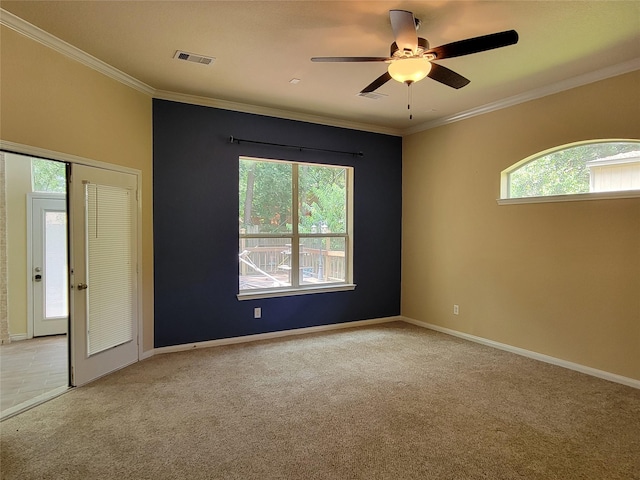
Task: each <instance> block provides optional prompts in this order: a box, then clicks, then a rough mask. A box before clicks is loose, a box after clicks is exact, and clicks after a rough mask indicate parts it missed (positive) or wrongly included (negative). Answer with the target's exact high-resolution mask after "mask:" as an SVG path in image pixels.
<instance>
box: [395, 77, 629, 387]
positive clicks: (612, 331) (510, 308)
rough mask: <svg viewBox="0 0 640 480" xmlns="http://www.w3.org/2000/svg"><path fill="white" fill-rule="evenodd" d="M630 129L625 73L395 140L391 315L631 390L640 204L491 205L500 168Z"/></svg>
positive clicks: (624, 134) (623, 201)
mask: <svg viewBox="0 0 640 480" xmlns="http://www.w3.org/2000/svg"><path fill="white" fill-rule="evenodd" d="M461 94H463V93H462V92H461ZM639 118H640V72H633V73H630V74H626V75H621V76H619V77H615V78H612V79H608V80H604V81H601V82H597V83H594V84H590V85H586V86H583V87H579V88H575V89H572V90H569V91H566V92H561V93H558V94H555V95H551V96H548V97H545V98H541V99H538V100H534V101H530V102H527V103H524V104H521V105H517V106H514V107H510V108H507V109H503V110H500V111H496V112H493V113H489V114H485V115H482V116H479V117H475V118H471V119H468V120H465V121H460V122H457V123H453V124H450V125H446V126H442V127H438V128H434V129H431V130H428V131H425V132H420V133H416V134H414V135H410V136H407V137H405V138H404V141H403V169H404V170H403V252H402V258H403V263H402V314H403V315H404V316H406V317H409V318H413V319H416V320H420V321H423V322H427V323H432V324H435V325H439V326H442V327H446V328H449V329H453V330H457V331H460V332H464V333H468V334H472V335H476V336H480V337H483V338H487V339H490V340H494V341H497V342H502V343H505V344H508V345H512V346H516V347H520V348H524V349H527V350H531V351H534V352H538V353H542V354H546V355H551V356H553V357H557V358H560V359H563V360H567V361H571V362H576V363H578V364H582V365H585V366H589V367H592V368H596V369H600V370H604V371H607V372H611V373H615V374H619V375H623V376H626V377H630V378H634V379H640V198H634V199H616V200H599V201H584V202H564V203H538V204H526V205H508V206H506V205H505V206H498V205H497V204H496V198H498V197H499V195H500V172H501V171H502V170H504V169H505V168H507V167H509V166H510V165H512V164H514V163H515V162H517V161H519V160H521V159H523V158H525V157H528V156H529V155H532V154H534V153H536V152H540V151H542V150H545V149H548V148H551V147H554V146H558V145H563V144H566V143H569V142H574V141H579V140H589V139H598V138H636V139H637V138H640V122H639V121H638V119H639ZM453 304H458V305H460V314H459V315H458V316H454V315H453Z"/></svg>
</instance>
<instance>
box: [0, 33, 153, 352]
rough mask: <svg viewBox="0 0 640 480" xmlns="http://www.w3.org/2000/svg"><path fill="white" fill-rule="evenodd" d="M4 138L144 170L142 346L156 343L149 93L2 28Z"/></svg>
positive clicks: (0, 107)
mask: <svg viewBox="0 0 640 480" xmlns="http://www.w3.org/2000/svg"><path fill="white" fill-rule="evenodd" d="M0 35H1V42H0V49H1V50H0V61H1V65H0V81H1V83H0V95H1V98H0V120H1V122H0V138H2V140H5V141H10V142H16V143H20V144H24V145H29V146H33V147H40V148H45V149H49V150H54V151H58V152H63V153H66V154H72V155H77V156H80V157H84V158H87V159H91V160H97V161H100V162H107V163H112V164H116V165H122V166H125V167H130V168H135V169H138V170H140V171H142V208H143V219H142V243H143V251H142V277H143V278H142V280H143V295H144V298H143V311H144V318H143V323H144V338H143V346H144V349H145V350H150V349H151V348H153V236H152V234H153V227H152V218H153V217H152V190H151V187H152V120H151V115H152V106H151V97H149V96H148V95H146V94H144V93H141V92H139V91H136V90H134V89H132V88H130V87H127V86H125V85H123V84H122V83H120V82H117V81H115V80H113V79H111V78H109V77H106V76H104V75H102V74H100V73H98V72H96V71H95V70H93V69H90V68H88V67H85V66H83V65H82V64H80V63H78V62H75V61H73V60H71V59H69V58H68V57H66V56H64V55H62V54H59V53H57V52H55V51H54V50H51V49H49V48H47V47H45V46H43V45H41V44H39V43H37V42H35V41H32V40H30V39H28V38H26V37H24V36H22V35H21V34H19V33H16V32H15V31H13V30H11V29H9V28H6V27H2V30H1V32H0Z"/></svg>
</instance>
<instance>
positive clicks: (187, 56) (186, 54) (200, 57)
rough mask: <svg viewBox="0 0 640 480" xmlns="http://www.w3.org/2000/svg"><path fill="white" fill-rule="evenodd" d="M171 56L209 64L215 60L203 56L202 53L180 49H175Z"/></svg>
mask: <svg viewBox="0 0 640 480" xmlns="http://www.w3.org/2000/svg"><path fill="white" fill-rule="evenodd" d="M173 58H177V59H178V60H186V61H187V62H194V63H201V64H203V65H211V64H212V63H213V62H214V61H215V58H213V57H205V56H204V55H196V54H195V53H189V52H183V51H181V50H176V54H175V55H174V56H173Z"/></svg>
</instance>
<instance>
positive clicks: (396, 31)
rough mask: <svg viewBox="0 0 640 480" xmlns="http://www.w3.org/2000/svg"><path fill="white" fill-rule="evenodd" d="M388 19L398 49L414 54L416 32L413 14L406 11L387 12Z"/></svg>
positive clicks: (416, 40) (416, 42)
mask: <svg viewBox="0 0 640 480" xmlns="http://www.w3.org/2000/svg"><path fill="white" fill-rule="evenodd" d="M389 18H390V19H391V28H392V29H393V35H394V36H395V37H396V44H397V45H398V48H399V49H400V50H404V49H409V50H411V51H412V52H414V53H415V51H416V50H417V49H418V32H417V31H416V19H415V18H414V17H413V13H411V12H407V11H406V10H389Z"/></svg>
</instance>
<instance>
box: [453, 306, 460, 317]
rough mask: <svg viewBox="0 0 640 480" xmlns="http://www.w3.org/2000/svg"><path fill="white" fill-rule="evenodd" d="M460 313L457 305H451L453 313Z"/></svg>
mask: <svg viewBox="0 0 640 480" xmlns="http://www.w3.org/2000/svg"><path fill="white" fill-rule="evenodd" d="M459 313H460V307H459V306H458V305H454V306H453V314H454V315H458V314H459Z"/></svg>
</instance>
